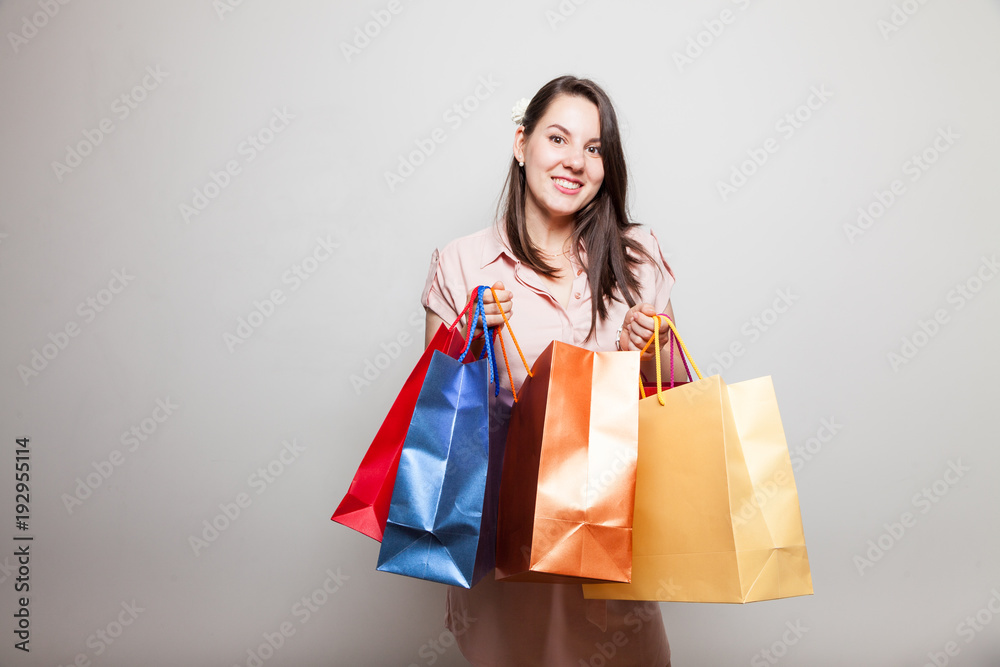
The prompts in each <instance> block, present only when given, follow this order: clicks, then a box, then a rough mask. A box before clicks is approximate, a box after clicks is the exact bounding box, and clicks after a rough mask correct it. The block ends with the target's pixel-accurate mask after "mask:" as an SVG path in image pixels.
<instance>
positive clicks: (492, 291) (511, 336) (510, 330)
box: [490, 287, 531, 403]
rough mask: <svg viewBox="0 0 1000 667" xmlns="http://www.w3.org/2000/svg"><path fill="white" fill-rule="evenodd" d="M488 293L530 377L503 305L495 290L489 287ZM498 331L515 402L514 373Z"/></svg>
mask: <svg viewBox="0 0 1000 667" xmlns="http://www.w3.org/2000/svg"><path fill="white" fill-rule="evenodd" d="M490 293H491V294H493V302H494V303H496V304H497V308H499V309H500V315H501V316H502V317H503V323H504V324H506V325H507V332H508V333H509V334H510V339H511V340H512V341H514V346H515V347H516V348H517V353H518V354H519V355H521V363H522V364H524V370H526V371H528V377H531V369H530V368H528V362H527V361H525V359H524V352H522V351H521V346H520V344H518V342H517V338H515V337H514V330H513V329H511V328H510V320H508V319H507V313H505V312H503V306H501V305H500V299H498V298H497V293H496V290H494V289H493V288H492V287H490ZM498 328H499V327H498ZM498 333H499V336H500V351H501V352H503V363H504V365H505V366H506V367H507V378H508V379H509V380H510V391H511V393H512V394H513V395H514V402H515V403H517V390H515V389H514V375H513V374H512V373H511V372H510V361H508V360H507V347H506V346H505V345H504V344H503V332H498Z"/></svg>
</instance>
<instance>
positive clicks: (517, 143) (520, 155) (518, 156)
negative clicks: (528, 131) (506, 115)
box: [514, 125, 525, 162]
mask: <svg viewBox="0 0 1000 667" xmlns="http://www.w3.org/2000/svg"><path fill="white" fill-rule="evenodd" d="M524 142H525V136H524V126H523V125H518V126H517V129H516V130H514V159H515V160H517V161H518V162H521V161H523V159H524Z"/></svg>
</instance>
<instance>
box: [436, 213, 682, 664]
mask: <svg viewBox="0 0 1000 667" xmlns="http://www.w3.org/2000/svg"><path fill="white" fill-rule="evenodd" d="M629 233H630V234H631V235H632V238H634V239H636V240H638V241H639V243H641V244H642V246H643V247H644V248H645V249H646V250H647V251H648V252H649V253H650V255H651V256H652V257H653V258H655V259H657V262H656V263H655V264H649V263H648V262H644V263H643V264H642V266H641V268H640V269H639V271H638V278H639V281H640V285H641V290H640V294H639V301H638V302H639V303H650V304H652V305H653V307H654V308H656V312H663V310H664V309H665V308H666V305H667V301H668V300H669V299H670V289H671V287H672V286H673V284H674V276H673V272H672V271H671V269H670V267H669V266H668V265H667V262H666V260H665V259H664V258H663V253H662V251H661V250H660V245H659V242H658V241H657V239H656V236H655V235H654V234H653V233H652V230H650V231H649V233H645V232H641V231H639V230H638V228H632V230H630V232H629ZM581 254H582V259H583V261H584V262H586V249H584V250H583V252H582V253H581ZM568 256H569V257H570V260H571V261H572V263H573V266H574V271H575V272H576V276H575V277H574V279H573V288H572V292H571V294H570V300H569V305H568V307H563V305H562V304H561V303H559V302H558V301H557V299H556V298H555V297H553V296H552V294H551V293H550V292H549V291H548V289H547V288H546V287H545V285H544V283H543V282H542V280H541V278H540V276H539V275H538V274H537V273H536V272H535V271H534V270H533V269H531V268H530V267H528V266H522V264H521V262H520V261H519V260H518V259H516V258H515V257H514V254H513V252H512V251H511V250H510V246H509V244H508V242H507V237H506V234H505V233H504V231H503V230H502V229H499V228H498V227H496V226H493V227H487V228H486V229H482V230H480V231H478V232H476V233H474V234H469V235H467V236H463V237H461V238H458V239H455V240H454V241H452V242H450V243H448V244H447V245H446V246H444V248H443V249H441V251H440V252H439V251H438V250H435V251H434V252H433V254H432V255H431V265H430V271H429V272H428V275H427V282H426V284H425V286H424V290H423V293H422V295H421V297H420V302H421V303H422V304H423V305H424V307H425V308H428V309H430V310H431V311H433V312H434V313H436V314H437V315H438V317H440V318H441V319H442V320H444V321H445V322H446V323H447V324H451V323H452V322H454V321H455V318H456V317H458V313H459V311H460V310H461V309H462V308H463V307H464V306H465V304H466V303H467V301H468V298H469V293H470V292H471V291H472V289H473V288H474V287H476V286H477V285H487V286H489V285H492V284H493V283H495V282H496V281H497V280H500V281H502V282H503V284H504V288H505V289H507V290H509V291H511V292H512V293H513V298H512V303H513V314H512V316H511V317H510V324H511V328H512V329H513V331H514V335H515V336H517V340H518V343H520V346H521V350H523V352H524V355H525V359H526V360H527V362H528V365H531V364H533V363H534V361H535V359H536V358H537V357H538V355H539V354H541V353H542V352H543V351H544V350H545V348H546V347H547V346H548V345H549V343H550V342H552V341H553V340H561V341H565V342H569V343H572V344H574V345H577V346H580V347H583V348H586V349H590V350H614V349H615V334H616V332H617V330H618V327H619V326H621V324H622V322H623V320H624V319H625V313H626V312H628V309H629V306H628V304H627V303H624V302H621V303H619V302H613V303H611V304H610V306H609V317H608V319H606V320H605V321H604V322H601V321H600V319H598V322H597V327H596V338H591V340H589V341H587V342H584V338H585V337H586V336H587V332H588V331H589V329H590V309H591V306H590V303H591V293H590V285H589V283H588V282H587V273H586V269H585V265H584V266H581V265H580V264H578V263H577V262H576V261H575V259H573V257H572V253H570V255H568ZM462 323H463V324H466V322H465V320H464V318H463V322H462ZM501 335H503V337H504V342H505V344H506V348H507V352H508V357H509V360H510V369H511V372H512V373H513V375H514V382H515V385H516V386H518V387H520V386H521V383H522V382H524V379H525V377H527V372H526V371H525V369H524V366H523V364H522V363H521V360H520V358H519V357H518V354H517V350H516V349H515V348H514V345H513V344H512V343H511V339H510V337H509V332H507V331H502V333H501ZM496 349H497V351H499V350H500V346H499V345H498V346H496ZM498 363H501V364H502V360H498ZM500 375H501V385H502V386H504V387H507V388H508V389H509V388H510V387H509V385H510V381H509V380H508V378H507V374H506V371H505V370H504V369H503V367H502V366H501V368H500ZM605 611H606V616H605ZM445 624H446V626H447V627H448V629H449V630H451V631H452V632H453V633H454V634H455V637H456V639H457V642H458V645H459V647H460V648H461V651H462V654H463V655H464V656H465V657H466V658H467V659H468V660H470V661H471V662H472V664H473V665H475V666H476V667H514V666H516V667H526V666H529V665H539V666H544V667H562V666H565V667H579V666H580V665H608V666H612V665H629V666H631V667H640V666H641V667H646V666H647V665H648V666H650V667H662V666H663V665H667V664H668V663H669V661H670V646H669V644H668V643H667V636H666V632H665V631H664V627H663V618H662V616H661V615H660V607H659V604H657V603H655V602H632V601H624V600H609V601H607V603H606V605H605V602H604V601H603V600H585V599H584V597H583V589H582V587H581V586H580V585H579V584H538V583H524V582H517V583H512V582H502V581H501V582H498V581H496V580H494V579H493V577H492V575H488V576H486V577H485V578H484V579H483V580H482V581H480V583H479V584H477V585H476V586H475V587H474V588H472V589H471V590H467V589H464V588H459V587H454V586H449V587H448V595H447V606H446V613H445Z"/></svg>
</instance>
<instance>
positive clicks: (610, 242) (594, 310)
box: [497, 76, 655, 340]
mask: <svg viewBox="0 0 1000 667" xmlns="http://www.w3.org/2000/svg"><path fill="white" fill-rule="evenodd" d="M559 95H575V96H577V97H582V98H585V99H587V100H590V101H591V102H593V103H594V105H595V106H596V107H597V111H598V113H599V114H600V118H601V160H602V162H603V163H604V181H603V182H602V183H601V187H600V189H599V190H598V191H597V194H596V195H595V196H594V198H593V199H592V200H591V201H590V202H589V203H588V204H587V205H586V206H584V207H583V208H582V209H580V210H579V211H577V213H576V218H575V221H574V222H575V224H574V227H573V233H572V236H571V241H570V245H571V248H572V251H573V254H574V255H575V256H576V258H577V260H578V261H579V260H580V252H579V249H580V240H581V239H582V240H583V242H584V244H585V245H586V248H587V280H588V281H589V283H590V293H591V294H592V295H593V298H592V300H591V312H590V332H589V333H588V334H587V338H586V340H590V339H591V338H592V337H593V335H594V332H595V328H596V326H597V318H598V317H600V318H601V321H602V322H603V321H604V320H606V319H607V318H608V306H609V305H610V303H611V302H612V301H619V302H620V301H622V298H624V300H625V303H627V304H628V305H629V307H630V308H631V307H632V306H634V305H635V304H636V303H637V300H636V299H637V295H638V294H639V289H640V285H639V279H638V278H637V277H636V276H635V273H634V272H633V267H636V266H638V265H640V264H641V263H642V259H641V257H645V258H647V259H648V260H649V261H650V262H653V263H655V260H654V259H653V257H651V256H650V254H649V253H648V252H646V249H645V248H643V247H642V246H641V245H640V244H639V243H638V242H637V241H635V240H633V239H631V238H629V237H628V236H626V232H627V231H628V229H629V228H631V227H638V226H639V225H638V223H634V222H631V221H630V218H629V214H628V204H627V195H628V174H627V169H626V166H625V153H624V151H623V150H622V142H621V136H620V135H619V133H618V117H617V116H616V115H615V110H614V107H613V106H612V104H611V99H610V98H609V97H608V95H607V93H605V92H604V90H602V89H601V87H600V86H598V85H597V84H596V83H594V82H593V81H591V80H590V79H579V78H577V77H575V76H560V77H558V78H555V79H552V80H551V81H549V82H548V83H546V84H545V85H544V86H542V87H541V88H540V89H539V90H538V92H537V93H535V96H534V97H532V98H531V101H530V102H529V103H528V107H527V109H526V110H525V112H524V119H523V120H522V121H521V124H522V125H524V134H525V136H526V137H530V136H531V134H532V132H534V131H535V125H536V124H537V123H538V120H539V119H540V118H541V117H542V116H544V115H545V112H546V110H548V108H549V105H550V104H551V103H552V101H553V100H554V99H555V98H556V97H558V96H559ZM527 189H528V188H527V183H526V177H525V173H524V170H523V169H521V168H520V167H519V166H518V163H517V160H515V159H514V156H513V155H512V156H511V161H510V167H509V168H508V170H507V178H506V179H505V181H504V185H503V190H502V192H501V196H500V200H499V202H498V204H497V220H498V221H500V220H502V221H503V225H504V227H505V229H506V232H507V239H508V241H509V242H510V246H511V250H512V251H513V252H514V255H515V256H516V257H517V258H518V259H519V260H521V262H522V263H524V264H527V265H528V266H530V267H531V268H532V269H534V270H535V271H537V272H538V273H540V274H542V275H545V276H548V277H550V278H551V277H554V276H555V273H556V269H555V268H553V267H551V266H549V265H548V264H546V263H545V260H543V259H542V257H541V255H540V253H539V252H538V250H537V248H536V247H535V246H534V245H533V244H532V243H531V239H530V238H529V236H528V228H527V223H526V220H525V215H524V202H525V197H526V196H527ZM626 249H631V250H632V251H634V252H635V253H637V254H638V255H639V257H634V256H630V255H628V253H627V252H626ZM616 291H617V292H618V293H620V294H621V297H622V298H619V296H618V295H617V294H616Z"/></svg>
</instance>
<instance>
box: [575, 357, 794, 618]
mask: <svg viewBox="0 0 1000 667" xmlns="http://www.w3.org/2000/svg"><path fill="white" fill-rule="evenodd" d="M692 365H693V364H692ZM695 369H696V370H697V367H696V366H695ZM633 538H634V541H633V570H632V581H631V582H630V583H628V584H609V585H586V586H584V595H585V596H586V597H588V598H605V599H623V600H660V601H683V602H733V603H744V602H753V601H758V600H769V599H775V598H784V597H792V596H797V595H810V594H812V592H813V591H812V578H811V573H810V569H809V560H808V555H807V553H806V546H805V538H804V533H803V529H802V518H801V513H800V510H799V502H798V492H797V490H796V487H795V480H794V477H793V475H792V467H791V459H790V456H789V453H788V447H787V444H786V442H785V436H784V431H783V429H782V425H781V417H780V414H779V412H778V403H777V399H776V397H775V393H774V386H773V384H772V382H771V378H770V377H769V376H768V377H762V378H756V379H753V380H748V381H746V382H739V383H735V384H732V385H727V384H726V383H725V382H724V381H723V380H722V378H721V377H719V376H718V375H713V376H711V377H709V378H700V379H698V380H695V381H693V382H689V383H686V384H684V385H681V386H677V387H674V388H673V389H670V390H669V391H664V392H662V393H660V394H658V395H657V394H654V395H651V396H649V397H647V398H644V399H642V400H640V402H639V458H638V469H637V473H636V498H635V523H634V526H633Z"/></svg>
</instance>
